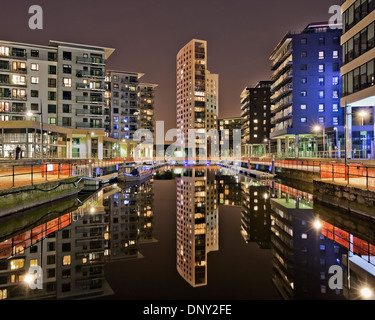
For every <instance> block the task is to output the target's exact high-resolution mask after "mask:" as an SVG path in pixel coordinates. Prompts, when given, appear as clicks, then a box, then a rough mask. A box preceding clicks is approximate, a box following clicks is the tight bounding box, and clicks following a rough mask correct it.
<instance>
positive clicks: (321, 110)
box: [319, 103, 324, 112]
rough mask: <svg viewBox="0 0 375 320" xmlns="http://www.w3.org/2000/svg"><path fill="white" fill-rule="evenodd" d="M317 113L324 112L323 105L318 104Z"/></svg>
mask: <svg viewBox="0 0 375 320" xmlns="http://www.w3.org/2000/svg"><path fill="white" fill-rule="evenodd" d="M319 112H324V104H323V103H321V104H319Z"/></svg>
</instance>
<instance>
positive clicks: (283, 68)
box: [271, 57, 293, 81]
mask: <svg viewBox="0 0 375 320" xmlns="http://www.w3.org/2000/svg"><path fill="white" fill-rule="evenodd" d="M292 65H293V60H292V57H289V58H288V59H287V60H285V61H284V62H283V63H282V64H281V65H280V66H279V68H277V69H276V70H275V71H274V72H273V73H272V76H271V80H272V81H277V80H278V78H279V77H280V76H281V75H282V74H283V73H285V72H286V71H287V70H288V69H289V68H291V67H292Z"/></svg>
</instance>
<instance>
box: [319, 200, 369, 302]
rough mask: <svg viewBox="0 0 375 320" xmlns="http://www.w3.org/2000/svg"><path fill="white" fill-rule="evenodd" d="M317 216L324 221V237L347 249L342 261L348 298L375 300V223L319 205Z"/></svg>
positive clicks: (322, 229) (322, 224)
mask: <svg viewBox="0 0 375 320" xmlns="http://www.w3.org/2000/svg"><path fill="white" fill-rule="evenodd" d="M314 213H315V215H316V216H317V217H319V219H320V221H321V232H322V234H323V235H324V236H325V237H327V238H329V239H331V240H332V241H334V242H335V243H337V244H339V245H340V246H341V247H342V248H345V249H346V253H345V254H344V255H343V258H342V262H343V270H344V276H343V279H344V281H343V284H344V296H345V298H347V299H353V300H357V299H375V296H374V294H375V245H374V244H375V225H374V223H371V222H370V221H369V220H368V219H367V218H366V217H361V216H358V215H355V214H350V213H348V212H340V214H338V213H337V210H335V209H332V208H327V207H322V206H321V205H319V204H315V205H314ZM348 275H349V276H348ZM366 294H367V295H369V296H366Z"/></svg>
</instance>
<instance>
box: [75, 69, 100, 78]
mask: <svg viewBox="0 0 375 320" xmlns="http://www.w3.org/2000/svg"><path fill="white" fill-rule="evenodd" d="M76 76H77V77H104V73H103V71H94V70H91V71H89V70H77V72H76Z"/></svg>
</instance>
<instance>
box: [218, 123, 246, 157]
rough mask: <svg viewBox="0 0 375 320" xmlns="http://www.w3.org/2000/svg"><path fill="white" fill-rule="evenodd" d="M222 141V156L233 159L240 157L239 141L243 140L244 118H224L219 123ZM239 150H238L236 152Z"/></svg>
mask: <svg viewBox="0 0 375 320" xmlns="http://www.w3.org/2000/svg"><path fill="white" fill-rule="evenodd" d="M217 126H218V130H219V139H220V142H219V143H220V156H221V157H233V156H235V155H238V154H239V153H238V151H240V150H238V149H240V148H241V145H240V143H239V142H240V141H239V139H240V138H241V128H242V118H241V117H233V118H223V119H219V120H218V121H217ZM236 139H238V141H236ZM236 148H237V150H235V149H236Z"/></svg>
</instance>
